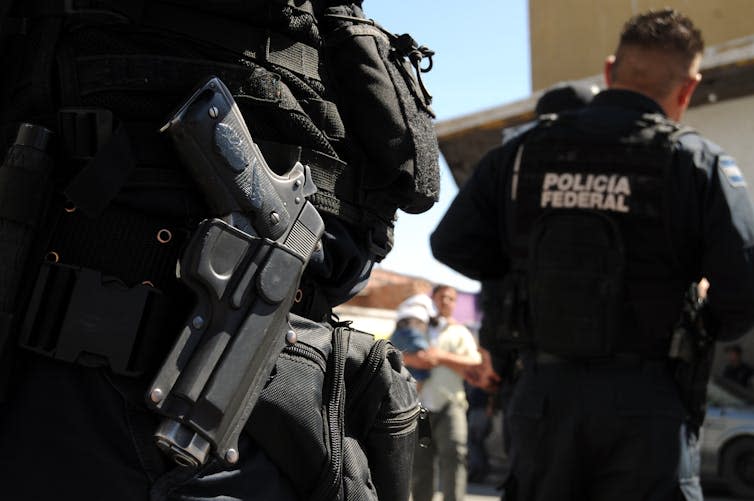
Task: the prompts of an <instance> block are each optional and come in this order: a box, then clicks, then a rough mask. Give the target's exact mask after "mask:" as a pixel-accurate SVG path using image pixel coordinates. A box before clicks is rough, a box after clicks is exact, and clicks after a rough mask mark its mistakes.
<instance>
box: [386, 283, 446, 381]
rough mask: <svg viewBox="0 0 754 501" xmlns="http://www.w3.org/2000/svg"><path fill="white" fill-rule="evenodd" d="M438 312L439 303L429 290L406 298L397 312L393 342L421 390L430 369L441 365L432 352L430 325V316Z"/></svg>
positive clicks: (391, 338) (392, 336)
mask: <svg viewBox="0 0 754 501" xmlns="http://www.w3.org/2000/svg"><path fill="white" fill-rule="evenodd" d="M435 315H437V309H436V308H435V304H434V303H433V302H432V300H431V299H430V298H429V296H427V295H426V294H416V295H414V296H411V297H409V298H408V299H405V300H404V301H403V302H402V303H401V304H400V305H398V310H397V312H396V316H395V319H396V326H395V330H394V331H393V333H392V335H391V336H390V342H391V343H393V345H394V346H395V347H396V348H398V349H399V350H400V351H401V353H402V354H403V362H404V363H405V364H406V367H408V370H409V372H410V373H411V375H412V376H413V377H414V379H415V380H416V388H417V390H418V391H421V388H422V386H423V382H424V380H425V379H427V378H428V377H429V370H430V369H431V368H432V367H434V366H436V365H437V360H436V358H435V357H433V356H430V355H429V353H428V352H429V339H428V337H427V335H428V329H429V322H430V320H431V319H432V318H433V317H435Z"/></svg>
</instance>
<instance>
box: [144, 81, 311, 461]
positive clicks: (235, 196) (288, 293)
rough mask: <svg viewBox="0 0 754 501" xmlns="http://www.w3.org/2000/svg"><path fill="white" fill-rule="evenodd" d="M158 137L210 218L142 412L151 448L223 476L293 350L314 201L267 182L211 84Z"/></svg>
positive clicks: (201, 230)
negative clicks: (156, 417)
mask: <svg viewBox="0 0 754 501" xmlns="http://www.w3.org/2000/svg"><path fill="white" fill-rule="evenodd" d="M161 130H162V131H163V132H164V133H166V134H168V136H169V137H170V138H171V139H172V141H173V143H174V145H175V147H176V150H177V153H178V156H179V158H180V159H181V160H182V162H183V164H184V165H185V167H186V168H187V169H188V171H189V173H190V174H191V176H192V178H193V180H194V181H195V182H196V184H197V186H198V187H199V188H200V190H201V191H202V192H203V195H204V198H205V201H206V203H207V206H208V208H209V211H210V214H212V215H213V216H215V217H212V218H210V219H206V220H204V221H202V222H201V223H200V224H199V227H198V229H197V230H196V231H195V233H194V234H193V236H192V237H191V238H190V240H189V243H188V245H187V247H186V249H185V251H184V252H183V254H182V256H181V258H180V260H179V263H178V269H177V274H178V276H179V277H180V279H181V280H182V281H183V282H184V283H185V284H186V285H187V286H188V287H189V288H190V289H191V290H192V292H193V293H194V294H195V295H196V298H197V301H196V305H195V307H194V309H193V311H192V313H191V314H190V315H189V316H188V318H187V320H186V322H185V325H184V327H183V328H182V330H181V332H180V334H179V335H178V338H177V340H176V342H175V344H174V346H173V348H172V350H171V351H170V353H169V354H168V356H167V358H166V359H165V361H164V363H163V365H162V367H161V368H160V370H159V372H158V373H157V376H156V377H155V378H154V381H153V382H152V384H151V386H150V387H149V390H148V392H147V396H146V400H147V403H148V405H149V406H150V407H151V408H152V409H154V410H155V411H157V412H158V413H160V414H162V415H163V416H164V419H163V420H162V422H161V424H160V426H159V427H158V429H157V431H156V433H155V438H156V441H157V445H158V446H159V447H160V448H161V449H162V450H163V451H165V452H166V453H167V454H168V455H170V456H171V457H172V458H173V459H174V460H175V461H176V462H177V463H179V464H181V465H185V466H193V467H196V466H199V465H201V464H204V463H205V462H206V461H207V460H208V458H209V457H210V456H211V455H215V456H216V457H217V458H218V459H220V460H221V461H224V462H225V463H226V464H234V463H236V462H237V461H238V459H239V449H238V437H239V434H240V433H241V431H242V429H243V426H244V424H245V423H246V421H247V419H248V417H249V414H250V413H251V411H252V409H253V407H254V404H255V403H256V401H257V399H258V397H259V394H260V392H261V391H262V389H263V387H264V384H265V382H266V381H267V380H268V378H269V376H270V373H271V371H272V369H273V367H274V365H275V361H276V359H277V356H278V355H279V353H280V352H281V350H282V349H283V347H284V346H285V343H286V341H287V342H295V333H294V332H293V330H292V329H291V328H290V325H289V323H288V311H289V309H290V307H291V304H292V302H293V299H294V296H295V293H296V290H297V287H298V282H299V280H300V278H301V274H302V273H303V270H304V267H305V266H306V264H307V262H308V261H309V259H310V257H311V255H312V253H313V252H314V251H315V249H316V248H317V247H318V243H319V241H320V238H321V236H322V233H323V231H324V223H323V221H322V218H321V217H320V215H319V213H318V212H317V210H316V209H315V208H314V206H313V205H312V204H311V203H310V202H309V201H308V200H307V197H308V196H310V195H312V194H313V193H314V192H315V191H316V187H315V186H314V183H313V181H312V178H311V173H310V171H309V168H308V167H307V166H304V165H302V164H301V163H299V162H296V163H295V165H293V166H292V168H290V169H289V170H288V171H287V174H285V175H278V174H276V173H275V172H273V170H272V169H271V168H270V167H269V165H268V164H267V162H266V161H265V159H264V157H263V156H262V153H261V152H260V150H259V148H258V147H257V145H256V144H254V141H253V140H252V137H251V134H250V133H249V129H248V127H247V126H246V122H245V121H244V118H243V116H242V114H241V111H240V109H239V108H238V105H237V104H236V102H235V100H234V99H233V96H232V94H231V92H230V91H229V90H228V88H227V87H226V86H225V85H224V84H223V82H222V81H221V80H220V79H219V78H217V77H210V78H209V79H208V80H207V81H205V82H204V83H202V84H201V85H199V86H198V88H197V89H196V90H195V91H194V92H193V93H192V94H191V97H189V98H188V100H186V101H185V102H184V103H183V104H182V105H181V106H180V107H179V108H178V110H177V111H176V112H175V113H174V114H173V115H172V117H171V118H170V120H169V121H168V122H167V123H166V124H165V126H163V127H162V129H161Z"/></svg>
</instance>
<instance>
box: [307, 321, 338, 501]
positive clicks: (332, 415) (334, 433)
mask: <svg viewBox="0 0 754 501" xmlns="http://www.w3.org/2000/svg"><path fill="white" fill-rule="evenodd" d="M342 333H343V329H342V328H336V329H335V330H334V331H333V343H332V349H333V351H332V361H333V363H332V371H327V372H326V374H327V375H328V376H329V378H328V380H327V381H328V383H329V384H328V386H329V387H330V394H329V395H328V399H327V405H326V413H327V429H328V432H329V437H328V438H329V439H330V462H329V465H328V466H329V470H328V471H327V472H326V475H325V476H324V481H323V482H322V483H320V486H322V487H321V488H320V489H317V493H316V494H315V495H314V496H313V498H314V499H322V500H324V501H333V500H335V499H338V498H339V491H340V485H341V480H342V475H343V472H342V470H343V457H342V456H343V437H342V433H343V386H344V381H343V374H344V369H345V360H346V357H345V352H344V346H343V345H344V343H343V340H342Z"/></svg>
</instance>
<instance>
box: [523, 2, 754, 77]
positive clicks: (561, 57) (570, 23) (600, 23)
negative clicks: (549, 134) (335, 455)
mask: <svg viewBox="0 0 754 501" xmlns="http://www.w3.org/2000/svg"><path fill="white" fill-rule="evenodd" d="M664 6H670V7H674V8H677V9H678V10H680V11H682V12H683V13H684V14H686V15H688V16H689V17H690V18H691V19H692V20H693V21H694V23H695V24H696V25H697V26H699V27H700V28H701V30H702V33H703V35H704V39H705V42H706V44H707V46H712V45H717V44H720V43H722V42H725V41H728V40H731V39H734V38H740V37H743V36H746V35H750V34H751V33H752V32H754V25H753V24H752V19H754V1H752V0H569V1H567V2H564V1H562V0H529V37H530V43H531V72H532V79H531V80H532V88H533V89H532V90H540V89H543V88H546V87H548V86H550V85H552V84H554V83H556V82H559V81H563V80H574V79H580V78H583V77H585V76H588V75H594V74H596V73H599V72H600V71H602V67H603V64H604V61H605V57H606V56H608V55H609V54H612V52H613V51H614V50H615V47H616V45H617V43H618V36H619V34H620V31H621V28H622V26H623V23H625V21H626V20H627V19H628V18H629V17H631V16H632V15H633V14H636V13H639V12H643V11H646V10H648V9H650V8H661V7H664Z"/></svg>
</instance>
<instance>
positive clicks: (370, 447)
mask: <svg viewBox="0 0 754 501" xmlns="http://www.w3.org/2000/svg"><path fill="white" fill-rule="evenodd" d="M291 325H292V326H293V330H294V331H295V333H296V337H297V342H296V343H295V344H292V345H288V346H287V347H286V348H285V349H284V350H283V352H282V353H281V355H280V357H279V358H278V362H277V365H276V367H275V369H274V371H273V373H272V375H271V376H270V380H269V382H268V384H267V386H266V388H265V389H264V390H263V392H262V395H261V397H260V398H259V401H258V402H257V405H256V407H255V408H254V411H253V412H252V414H251V417H250V418H249V421H248V422H247V424H246V428H245V431H246V432H247V433H248V434H249V435H250V436H251V437H252V438H253V439H254V440H255V441H256V442H257V443H258V444H259V445H260V446H261V447H262V448H263V449H264V450H265V452H266V453H267V455H268V456H269V457H270V459H271V460H272V461H273V462H274V463H275V465H276V466H277V467H278V468H279V469H280V470H281V471H282V472H283V473H284V474H285V475H286V476H287V477H288V478H289V479H290V480H291V482H292V483H293V485H294V487H295V488H296V490H297V492H298V494H299V496H300V498H301V499H307V500H322V501H333V500H341V499H343V500H344V499H358V500H360V501H374V500H378V499H380V500H389V501H401V500H405V499H406V496H407V495H408V492H409V480H410V471H411V465H412V463H413V452H414V448H415V447H416V441H417V419H418V416H419V413H420V407H419V402H418V396H417V394H416V390H415V385H414V383H413V380H412V379H411V376H410V374H409V373H408V371H407V370H406V369H405V367H403V364H402V361H401V356H400V352H399V351H398V350H397V349H396V348H395V347H393V346H392V345H391V344H390V343H388V342H387V341H386V340H375V339H374V337H373V336H372V335H370V334H366V333H363V332H359V331H356V330H354V329H351V328H349V327H347V326H345V325H339V326H336V327H335V328H329V326H327V325H326V324H317V323H314V322H311V321H308V320H305V319H303V318H300V317H295V316H294V317H293V318H292V322H291Z"/></svg>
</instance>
